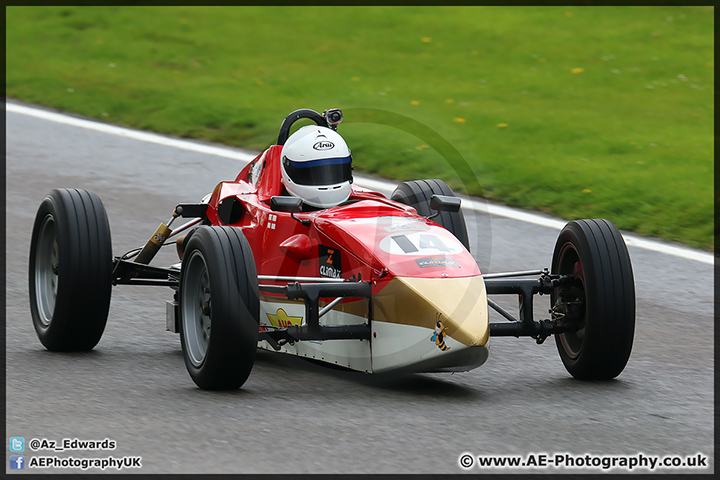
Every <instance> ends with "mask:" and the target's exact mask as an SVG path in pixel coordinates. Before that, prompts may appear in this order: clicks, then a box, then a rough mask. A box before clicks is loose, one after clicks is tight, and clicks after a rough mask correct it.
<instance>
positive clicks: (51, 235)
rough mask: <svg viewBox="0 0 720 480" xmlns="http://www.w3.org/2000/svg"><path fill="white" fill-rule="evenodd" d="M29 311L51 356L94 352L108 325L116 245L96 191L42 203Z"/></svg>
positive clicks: (58, 195)
mask: <svg viewBox="0 0 720 480" xmlns="http://www.w3.org/2000/svg"><path fill="white" fill-rule="evenodd" d="M28 270H29V287H30V289H29V290H30V312H31V315H32V319H33V325H34V327H35V331H36V332H37V335H38V338H39V339H40V342H41V343H42V344H43V345H44V346H45V347H46V348H47V349H48V350H52V351H84V350H92V348H93V347H95V345H97V343H98V342H99V341H100V337H102V334H103V331H104V330H105V324H106V323H107V316H108V310H109V308H110V295H111V290H112V241H111V237H110V224H109V222H108V218H107V213H106V212H105V207H104V206H103V204H102V201H101V200H100V198H99V197H98V196H97V195H96V194H95V193H93V192H90V191H87V190H80V189H70V188H58V189H54V190H52V191H51V192H50V193H49V194H48V195H47V196H46V197H45V199H44V200H43V201H42V203H41V204H40V207H39V208H38V211H37V215H36V216H35V224H34V226H33V233H32V238H31V240H30V262H29V269H28Z"/></svg>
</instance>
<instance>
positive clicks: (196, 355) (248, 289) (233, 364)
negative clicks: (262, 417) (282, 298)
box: [179, 227, 260, 390]
mask: <svg viewBox="0 0 720 480" xmlns="http://www.w3.org/2000/svg"><path fill="white" fill-rule="evenodd" d="M179 297H180V339H181V343H182V351H183V357H184V359H185V366H186V367H187V370H188V372H189V373H190V376H191V377H192V379H193V381H194V382H195V384H196V385H197V386H198V387H200V388H202V389H207V390H220V389H223V390H229V389H237V388H240V387H241V386H242V385H243V384H244V383H245V381H246V380H247V378H248V376H249V375H250V371H251V370H252V367H253V364H254V362H255V352H256V349H257V342H258V318H259V314H260V293H259V290H258V281H257V270H256V267H255V261H254V259H253V255H252V250H251V249H250V245H249V243H248V241H247V239H246V238H245V236H244V235H243V233H242V231H241V230H240V229H238V228H234V227H201V228H199V229H198V230H197V231H196V232H194V234H193V235H192V237H191V238H190V240H189V241H188V244H187V246H186V247H185V254H184V256H183V263H182V271H181V275H180V295H179Z"/></svg>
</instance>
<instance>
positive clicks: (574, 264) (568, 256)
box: [558, 243, 586, 360]
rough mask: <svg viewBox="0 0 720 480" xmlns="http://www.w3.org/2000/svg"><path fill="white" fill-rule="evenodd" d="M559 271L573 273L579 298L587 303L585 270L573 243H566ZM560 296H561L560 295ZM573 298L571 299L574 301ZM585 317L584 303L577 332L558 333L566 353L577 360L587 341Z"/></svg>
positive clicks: (565, 273) (561, 252) (562, 273)
mask: <svg viewBox="0 0 720 480" xmlns="http://www.w3.org/2000/svg"><path fill="white" fill-rule="evenodd" d="M558 273H559V274H561V275H572V276H573V277H574V278H575V280H574V287H575V288H577V289H578V295H577V300H580V301H581V302H582V303H583V304H584V303H585V275H584V272H583V267H582V263H581V262H580V256H579V254H578V252H577V250H576V249H575V247H574V246H573V245H572V244H571V243H566V244H565V245H564V246H563V248H562V250H561V251H560V260H559V262H558ZM558 298H559V296H558ZM572 300H573V299H571V301H572ZM585 317H586V307H585V306H584V305H583V308H582V314H581V316H580V318H579V319H578V320H577V324H578V329H577V331H575V332H566V333H562V334H560V335H558V339H559V340H560V344H561V345H562V347H563V350H565V353H566V354H567V355H568V357H570V358H571V359H573V360H575V359H577V358H578V357H579V356H580V352H581V351H582V348H583V344H584V342H585V324H586V322H585Z"/></svg>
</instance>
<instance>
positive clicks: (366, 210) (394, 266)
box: [207, 145, 480, 295]
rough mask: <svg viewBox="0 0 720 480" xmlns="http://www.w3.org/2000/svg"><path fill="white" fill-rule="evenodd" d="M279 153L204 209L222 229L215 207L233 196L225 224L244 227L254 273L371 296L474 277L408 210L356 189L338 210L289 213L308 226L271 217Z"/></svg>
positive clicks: (452, 247) (465, 258) (470, 264)
mask: <svg viewBox="0 0 720 480" xmlns="http://www.w3.org/2000/svg"><path fill="white" fill-rule="evenodd" d="M281 152H282V146H280V145H274V146H271V147H270V148H268V149H267V150H266V151H265V152H263V153H262V154H260V155H258V156H257V157H256V158H255V159H254V160H253V161H252V162H251V163H250V164H248V165H247V166H246V167H245V168H244V169H243V170H242V171H241V172H240V174H239V175H238V176H237V178H236V179H235V180H234V181H232V182H222V183H220V184H218V186H217V187H216V188H215V190H214V192H213V194H212V196H211V198H210V205H209V208H208V211H207V215H208V218H209V220H210V221H211V222H212V224H213V225H224V224H223V223H222V221H221V220H220V218H219V217H218V211H217V210H218V205H219V204H220V203H221V202H222V201H223V200H226V199H228V198H229V197H233V196H235V197H237V199H238V200H239V201H240V202H241V204H242V206H243V212H242V216H241V217H240V219H239V220H238V221H237V222H234V223H232V225H233V226H236V227H240V228H242V229H243V233H244V234H245V236H246V237H247V239H248V241H249V242H250V245H251V247H252V250H253V253H254V256H255V262H256V266H257V270H258V274H259V275H278V276H298V277H319V276H324V277H333V276H338V275H339V276H342V278H344V279H348V278H351V277H353V276H355V278H356V279H362V280H363V281H368V280H370V281H372V282H373V295H375V294H376V293H377V292H379V291H380V290H382V288H383V287H384V286H385V285H387V283H388V282H389V281H390V280H391V279H392V278H393V277H395V276H402V277H416V278H436V277H440V276H442V277H448V276H450V277H468V276H476V275H480V271H479V269H478V267H477V264H476V262H475V260H474V259H473V257H472V256H471V255H470V253H469V252H468V251H467V250H465V249H464V248H462V245H461V244H460V242H459V241H458V240H457V239H456V238H455V237H454V236H453V235H452V234H451V233H450V232H448V231H447V230H445V229H444V228H442V227H441V226H439V225H437V224H436V223H435V222H433V221H432V220H428V219H426V218H424V217H421V216H418V215H417V212H416V211H415V209H414V208H412V207H409V206H407V205H404V204H401V203H398V202H395V201H393V200H389V199H388V198H386V197H385V196H384V195H382V194H381V193H378V192H375V191H372V190H369V189H366V188H363V187H360V186H358V185H353V188H352V194H351V196H350V198H349V200H348V202H345V203H344V204H342V205H340V206H337V207H333V208H329V209H325V210H316V211H311V212H300V213H296V214H295V216H296V217H297V218H299V219H307V220H309V221H310V224H309V225H308V226H305V225H302V224H301V223H300V222H298V221H296V220H295V219H293V218H292V217H291V215H290V213H287V212H277V211H272V210H271V209H270V199H271V198H272V197H273V196H276V195H283V194H284V195H287V193H286V192H285V189H284V187H283V185H282V183H281V172H280V155H281ZM392 237H396V238H395V239H393V238H392ZM401 237H404V238H401ZM408 242H409V243H408ZM403 245H404V246H403ZM413 248H414V249H415V251H413ZM406 250H407V251H409V253H408V252H407V251H406ZM446 253H447V254H451V257H447V256H446V255H445V254H446ZM448 258H451V260H447V259H448ZM336 267H337V268H336Z"/></svg>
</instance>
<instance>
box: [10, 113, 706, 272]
mask: <svg viewBox="0 0 720 480" xmlns="http://www.w3.org/2000/svg"><path fill="white" fill-rule="evenodd" d="M5 108H6V111H7V112H13V113H19V114H22V115H29V116H31V117H36V118H41V119H44V120H50V121H52V122H57V123H62V124H64V125H72V126H75V127H80V128H85V129H88V130H95V131H98V132H103V133H109V134H111V135H118V136H121V137H127V138H132V139H134V140H140V141H142V142H148V143H156V144H158V145H165V146H168V147H175V148H181V149H183V150H190V151H193V152H198V153H205V154H208V155H216V156H220V157H225V158H231V159H234V160H239V161H241V162H245V163H247V162H249V161H251V160H252V159H253V158H255V155H253V154H251V153H246V152H240V151H237V150H233V149H230V148H226V147H215V146H211V145H204V144H201V143H196V142H193V141H189V140H180V139H176V138H170V137H165V136H162V135H158V134H155V133H148V132H143V131H140V130H132V129H129V128H124V127H118V126H115V125H109V124H106V123H101V122H98V121H91V120H85V119H82V118H77V117H72V116H69V115H65V114H61V113H55V112H50V111H47V110H41V109H37V108H32V107H27V106H24V105H17V104H14V103H7V102H6V103H5ZM358 180H359V181H358V184H361V185H363V186H365V187H368V188H373V189H377V190H388V191H392V190H393V189H394V188H395V184H394V183H390V182H386V181H382V180H377V179H371V178H363V177H362V176H361V175H358ZM463 208H468V209H471V210H475V211H479V212H486V213H489V214H491V215H496V216H500V217H506V218H511V219H513V220H519V221H521V222H526V223H532V224H535V225H541V226H543V227H549V228H554V229H556V230H561V229H562V228H563V227H564V226H565V223H566V222H565V221H563V220H556V219H553V218H547V217H544V216H541V215H536V214H534V213H530V212H526V211H522V210H518V209H515V208H510V207H506V206H504V205H498V204H493V203H490V202H485V201H483V200H472V199H463ZM623 238H625V243H627V245H628V246H633V247H639V248H643V249H645V250H652V251H654V252H660V253H665V254H668V255H673V256H675V257H680V258H686V259H689V260H695V261H698V262H702V263H706V264H710V265H713V264H714V255H713V254H712V253H708V252H704V251H702V250H697V249H693V248H689V247H682V246H676V245H669V244H666V243H664V242H660V241H657V240H651V239H647V238H644V237H640V236H637V235H633V234H627V233H624V234H623Z"/></svg>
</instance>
